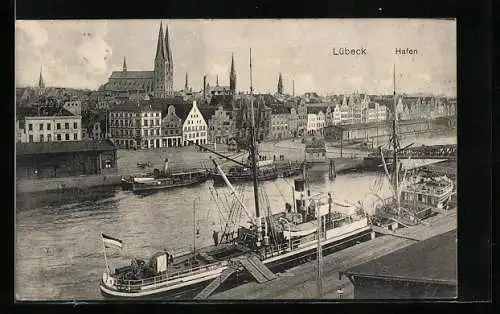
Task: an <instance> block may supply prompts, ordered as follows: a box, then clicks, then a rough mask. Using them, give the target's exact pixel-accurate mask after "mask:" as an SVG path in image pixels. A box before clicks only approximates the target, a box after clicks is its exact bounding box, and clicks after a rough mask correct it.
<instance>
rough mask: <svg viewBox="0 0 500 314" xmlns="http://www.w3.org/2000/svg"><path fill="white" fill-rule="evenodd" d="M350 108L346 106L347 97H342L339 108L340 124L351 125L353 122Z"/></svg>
mask: <svg viewBox="0 0 500 314" xmlns="http://www.w3.org/2000/svg"><path fill="white" fill-rule="evenodd" d="M353 115H354V113H353V110H352V107H351V106H349V105H348V102H347V97H346V96H345V95H344V97H343V99H342V103H341V106H340V124H352V123H353V121H354V117H353Z"/></svg>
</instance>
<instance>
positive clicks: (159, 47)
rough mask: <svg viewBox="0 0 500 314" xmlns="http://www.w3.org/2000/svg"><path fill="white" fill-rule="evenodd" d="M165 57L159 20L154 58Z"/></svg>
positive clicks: (161, 27) (161, 25)
mask: <svg viewBox="0 0 500 314" xmlns="http://www.w3.org/2000/svg"><path fill="white" fill-rule="evenodd" d="M158 58H160V59H163V60H164V59H165V58H166V55H165V43H164V42H163V23H162V22H160V30H159V31H158V43H157V44H156V59H158Z"/></svg>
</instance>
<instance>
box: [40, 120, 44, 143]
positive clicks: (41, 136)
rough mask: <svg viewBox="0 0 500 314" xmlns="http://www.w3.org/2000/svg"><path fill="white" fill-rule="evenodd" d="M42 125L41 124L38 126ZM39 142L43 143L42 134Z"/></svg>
mask: <svg viewBox="0 0 500 314" xmlns="http://www.w3.org/2000/svg"><path fill="white" fill-rule="evenodd" d="M40 125H42V124H40ZM40 142H43V134H40Z"/></svg>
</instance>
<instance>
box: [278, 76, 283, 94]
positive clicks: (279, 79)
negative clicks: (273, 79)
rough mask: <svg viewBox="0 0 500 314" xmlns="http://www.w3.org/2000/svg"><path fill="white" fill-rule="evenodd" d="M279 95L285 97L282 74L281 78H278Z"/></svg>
mask: <svg viewBox="0 0 500 314" xmlns="http://www.w3.org/2000/svg"><path fill="white" fill-rule="evenodd" d="M278 94H279V95H283V78H282V77H281V73H280V77H279V78H278Z"/></svg>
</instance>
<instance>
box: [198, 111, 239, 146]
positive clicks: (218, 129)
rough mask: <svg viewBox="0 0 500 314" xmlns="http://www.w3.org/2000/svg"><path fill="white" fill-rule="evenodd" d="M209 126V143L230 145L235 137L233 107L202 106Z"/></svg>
mask: <svg viewBox="0 0 500 314" xmlns="http://www.w3.org/2000/svg"><path fill="white" fill-rule="evenodd" d="M200 111H201V112H202V114H203V117H204V118H205V121H207V124H208V142H209V143H216V144H221V143H223V144H228V143H229V142H230V141H231V139H233V138H234V137H235V134H234V133H235V126H234V119H233V107H232V105H231V104H229V103H226V104H222V103H221V104H219V105H216V106H215V105H210V106H204V107H201V106H200Z"/></svg>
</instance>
